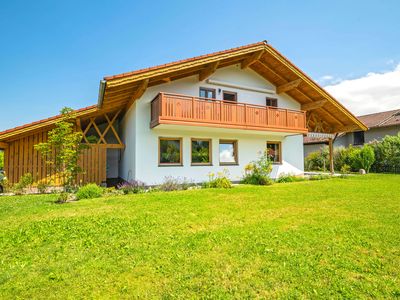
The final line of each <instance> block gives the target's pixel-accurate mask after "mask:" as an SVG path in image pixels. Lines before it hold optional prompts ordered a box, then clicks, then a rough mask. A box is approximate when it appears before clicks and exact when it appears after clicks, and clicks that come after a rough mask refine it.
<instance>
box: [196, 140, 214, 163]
mask: <svg viewBox="0 0 400 300" xmlns="http://www.w3.org/2000/svg"><path fill="white" fill-rule="evenodd" d="M192 165H211V140H209V139H192Z"/></svg>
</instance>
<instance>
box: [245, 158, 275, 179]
mask: <svg viewBox="0 0 400 300" xmlns="http://www.w3.org/2000/svg"><path fill="white" fill-rule="evenodd" d="M271 171H272V161H271V160H270V158H269V156H268V153H267V151H264V152H263V154H262V155H261V157H260V158H259V159H258V160H256V161H253V162H251V163H249V164H248V165H247V166H246V167H245V175H244V176H243V179H242V180H241V183H244V184H256V185H270V184H272V182H273V181H272V180H271V178H270V174H271Z"/></svg>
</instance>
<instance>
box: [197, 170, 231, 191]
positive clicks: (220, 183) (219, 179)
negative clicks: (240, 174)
mask: <svg viewBox="0 0 400 300" xmlns="http://www.w3.org/2000/svg"><path fill="white" fill-rule="evenodd" d="M228 177H229V172H228V170H226V169H225V170H224V171H223V172H218V174H217V176H215V174H214V173H210V174H208V181H207V182H204V183H203V187H204V188H218V189H220V188H222V189H229V188H231V187H232V182H231V181H230V180H229V178H228Z"/></svg>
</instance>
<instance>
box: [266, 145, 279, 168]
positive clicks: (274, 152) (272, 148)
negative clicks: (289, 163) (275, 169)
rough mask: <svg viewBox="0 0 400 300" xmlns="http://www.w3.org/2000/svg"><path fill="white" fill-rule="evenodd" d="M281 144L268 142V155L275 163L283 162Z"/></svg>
mask: <svg viewBox="0 0 400 300" xmlns="http://www.w3.org/2000/svg"><path fill="white" fill-rule="evenodd" d="M281 151H282V150H281V142H267V153H268V156H269V158H270V159H271V160H272V162H273V163H281V162H282V153H281Z"/></svg>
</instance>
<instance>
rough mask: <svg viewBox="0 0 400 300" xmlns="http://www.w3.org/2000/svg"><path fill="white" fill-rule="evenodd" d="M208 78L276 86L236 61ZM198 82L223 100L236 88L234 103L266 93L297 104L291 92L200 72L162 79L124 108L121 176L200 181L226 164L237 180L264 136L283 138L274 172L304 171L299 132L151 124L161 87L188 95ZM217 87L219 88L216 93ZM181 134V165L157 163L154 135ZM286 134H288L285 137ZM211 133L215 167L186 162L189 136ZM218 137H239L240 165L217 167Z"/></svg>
mask: <svg viewBox="0 0 400 300" xmlns="http://www.w3.org/2000/svg"><path fill="white" fill-rule="evenodd" d="M211 79H214V80H220V81H224V82H230V83H234V84H238V85H241V86H251V87H257V88H264V89H274V86H273V85H272V84H271V83H269V82H267V81H266V80H265V79H264V78H262V77H261V76H259V75H258V74H257V73H256V72H254V71H252V70H241V69H240V66H239V65H236V66H230V67H226V68H222V69H219V70H217V71H216V72H215V73H214V74H213V75H212V76H211ZM200 87H209V88H214V89H216V98H217V99H222V91H224V90H226V91H232V92H236V93H237V97H238V102H244V103H251V104H258V105H265V98H266V97H275V98H278V106H279V107H283V108H290V109H300V104H299V103H298V102H296V101H295V100H293V99H292V98H291V97H289V96H287V95H285V94H281V95H276V94H273V95H271V94H267V93H261V92H254V91H249V90H244V89H237V88H228V87H223V86H217V85H212V84H208V83H206V82H205V81H202V82H199V81H198V76H191V77H187V78H183V79H180V80H176V81H173V82H171V83H165V84H162V85H158V86H155V87H151V88H148V89H147V91H146V92H145V94H144V95H143V96H142V97H141V98H140V99H139V100H137V101H136V103H135V105H133V106H132V107H131V109H130V110H129V111H128V112H127V113H126V115H125V117H124V119H123V120H122V122H121V131H122V139H123V142H124V143H125V150H124V151H123V152H122V159H121V167H120V177H122V178H124V179H127V180H128V179H133V178H134V179H138V180H141V181H144V182H145V183H146V184H156V183H160V182H162V181H163V179H164V177H165V176H174V177H178V176H179V177H186V178H188V179H191V180H193V181H196V182H198V181H204V180H206V179H207V177H206V175H207V174H208V173H209V172H218V171H221V170H223V169H224V168H227V169H228V170H229V172H230V174H231V178H232V179H233V180H239V178H240V177H241V176H242V173H243V169H244V166H245V165H246V164H247V163H248V162H250V161H252V160H254V159H256V158H257V153H258V152H259V151H263V150H264V149H265V145H266V141H268V140H270V141H282V157H283V163H282V164H281V165H276V166H274V170H273V176H278V175H279V174H280V173H293V174H300V173H302V172H303V139H302V135H296V136H287V135H289V134H285V133H273V132H252V131H246V130H236V129H235V130H233V129H222V128H218V129H217V128H211V127H201V128H198V127H194V126H178V127H174V126H170V127H168V125H160V126H157V127H156V128H153V129H151V128H150V125H149V124H150V102H151V101H152V100H153V98H154V97H155V96H156V95H157V94H158V93H159V92H169V93H178V94H185V95H191V96H198V95H199V88H200ZM219 89H221V92H220V93H219ZM159 136H163V137H181V138H183V166H179V167H172V166H170V167H165V166H162V167H159V166H158V138H159ZM285 136H286V137H285ZM192 137H193V138H195V137H203V138H212V147H213V148H212V149H213V166H191V165H190V151H191V148H190V138H192ZM219 139H236V140H238V147H239V149H238V152H239V165H238V166H228V167H222V166H219Z"/></svg>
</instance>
